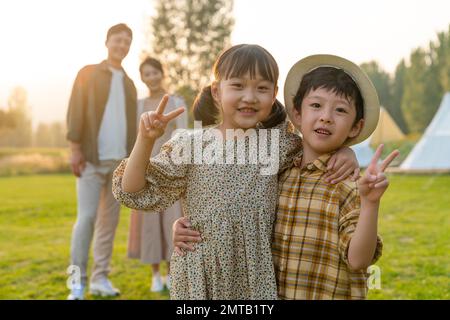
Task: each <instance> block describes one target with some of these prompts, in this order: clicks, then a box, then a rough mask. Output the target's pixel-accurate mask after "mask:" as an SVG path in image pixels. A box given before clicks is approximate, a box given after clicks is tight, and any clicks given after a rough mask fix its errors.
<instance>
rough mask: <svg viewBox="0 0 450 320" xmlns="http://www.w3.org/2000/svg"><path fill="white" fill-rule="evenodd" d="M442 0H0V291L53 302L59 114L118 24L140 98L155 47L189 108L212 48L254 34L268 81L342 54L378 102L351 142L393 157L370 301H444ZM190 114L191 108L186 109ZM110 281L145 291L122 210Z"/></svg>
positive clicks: (131, 294) (59, 295) (59, 290)
mask: <svg viewBox="0 0 450 320" xmlns="http://www.w3.org/2000/svg"><path fill="white" fill-rule="evenodd" d="M449 12H450V2H449V1H447V0H426V1H425V0H409V1H402V0H400V1H388V0H378V1H357V0H341V1H332V0H323V1H320V2H313V1H290V0H278V1H273V0H234V1H233V0H195V1H194V0H133V1H124V0H95V1H92V0H89V1H88V0H77V1H75V0H65V1H57V0H40V1H32V0H4V1H1V2H0V39H1V42H2V45H1V46H0V299H36V298H37V299H64V298H65V296H66V294H67V288H66V286H65V281H66V277H67V275H66V274H65V270H66V267H67V265H68V261H69V247H70V234H71V228H72V225H73V223H74V221H75V218H76V201H75V195H76V193H75V178H74V177H73V176H72V175H71V174H70V169H69V165H68V156H69V152H68V148H67V146H68V144H67V141H66V139H65V115H66V112H67V105H68V99H69V96H70V91H71V87H72V85H73V81H74V79H75V76H76V74H77V72H78V70H79V69H80V68H81V67H83V66H84V65H86V64H94V63H98V62H100V61H101V60H103V59H105V58H106V54H107V51H106V48H105V45H104V43H105V38H106V31H107V30H108V28H109V27H110V26H112V25H114V24H116V23H121V22H123V23H126V24H128V25H129V26H130V27H131V29H132V30H133V32H134V34H133V43H132V46H131V50H130V52H129V54H128V56H127V57H126V58H125V60H124V63H123V66H124V68H125V70H126V71H127V73H128V75H129V76H130V77H131V78H132V79H133V80H134V82H135V85H136V87H137V88H138V95H139V97H140V98H142V97H145V96H146V94H147V89H146V87H145V85H144V84H143V83H142V82H141V80H140V77H139V70H138V67H139V64H140V62H141V61H142V60H143V59H144V58H145V57H146V56H148V55H151V56H153V57H156V58H158V59H160V60H161V61H162V62H163V64H164V67H165V69H166V73H167V79H166V82H167V87H168V88H169V90H170V91H172V92H176V93H177V94H179V95H181V96H183V97H184V99H185V101H186V102H187V106H188V107H189V106H190V104H191V103H192V101H193V98H194V96H195V95H196V93H197V92H198V91H199V89H200V88H201V87H202V86H204V85H207V84H209V83H210V81H211V74H210V70H211V67H212V64H213V63H214V60H215V58H216V57H217V55H218V54H219V52H220V51H221V50H222V49H224V48H226V47H228V46H230V45H234V44H238V43H256V44H259V45H261V46H263V47H265V48H266V49H267V50H268V51H269V52H271V53H272V54H273V56H274V57H275V59H276V60H277V62H278V64H279V67H280V81H279V87H280V90H279V99H280V100H281V101H283V90H282V88H283V85H284V79H285V77H286V74H287V72H288V70H289V68H290V67H291V66H292V65H293V64H294V63H295V62H296V61H297V60H299V59H301V58H303V57H305V56H307V55H310V54H317V53H328V54H336V55H339V56H343V57H345V58H347V59H349V60H352V61H354V62H356V63H358V64H359V65H361V67H362V68H363V69H364V70H365V71H366V72H367V74H368V75H369V77H370V78H371V79H372V81H373V83H374V84H375V86H376V88H377V90H378V94H379V97H380V102H381V104H382V106H383V109H382V112H381V114H380V122H379V126H378V128H377V130H376V131H375V133H374V134H373V135H372V136H371V137H370V138H369V139H368V140H366V141H365V142H363V143H362V144H360V145H358V146H356V147H355V151H356V153H357V156H358V159H359V161H360V163H361V165H362V166H364V165H365V163H366V161H367V159H370V157H371V155H372V154H373V150H374V147H376V145H378V144H379V143H384V144H385V146H386V147H385V150H384V152H385V154H387V153H389V152H390V151H392V150H393V149H395V148H397V149H399V150H400V152H401V156H400V157H399V158H398V159H396V163H395V164H394V167H395V168H393V169H392V170H391V175H392V177H391V186H390V188H389V190H388V192H387V194H386V196H385V197H384V199H383V203H382V210H381V214H380V219H381V220H380V233H381V235H382V236H383V238H384V241H385V249H384V254H383V257H382V258H381V260H380V261H379V262H378V263H377V265H378V266H379V267H380V269H381V288H380V289H377V290H371V291H370V292H369V298H370V299H448V298H450V289H449V288H450V281H449V275H450V267H449V266H450V259H449V255H448V252H450V241H449V240H450V239H449V238H450V237H449V234H450V221H449V220H450V219H449V215H450V197H448V196H447V194H448V192H449V191H450V176H449V174H448V173H449V171H450V129H448V128H449V127H450V95H446V93H448V92H450V14H449ZM191 120H192V119H191ZM122 211H123V213H122V219H121V222H120V225H119V229H118V233H117V237H116V242H115V251H114V257H113V263H112V266H113V272H112V275H111V277H112V278H113V279H114V280H115V283H116V284H117V286H118V287H120V289H121V291H122V292H123V294H122V296H121V297H120V299H166V298H168V292H163V293H161V294H159V293H150V292H148V282H149V277H150V276H149V274H148V269H147V268H146V267H145V266H143V265H141V264H140V263H139V262H136V261H132V260H128V259H127V258H126V243H127V231H128V223H129V215H128V210H127V209H125V208H124V209H123V210H122Z"/></svg>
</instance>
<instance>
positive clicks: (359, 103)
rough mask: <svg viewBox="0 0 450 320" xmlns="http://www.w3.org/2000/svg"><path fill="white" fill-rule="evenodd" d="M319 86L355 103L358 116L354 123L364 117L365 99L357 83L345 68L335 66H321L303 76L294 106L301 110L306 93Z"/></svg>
mask: <svg viewBox="0 0 450 320" xmlns="http://www.w3.org/2000/svg"><path fill="white" fill-rule="evenodd" d="M319 88H323V89H326V90H330V91H332V92H333V93H335V94H337V95H339V96H342V97H344V98H345V99H347V100H352V101H353V102H354V103H355V106H356V118H355V121H354V122H353V124H356V123H357V122H358V121H359V120H361V119H363V118H364V100H363V97H362V95H361V91H360V90H359V88H358V86H357V84H356V83H355V81H354V80H353V79H352V78H351V77H350V76H349V75H348V74H347V73H346V72H345V71H344V70H342V69H337V68H333V67H319V68H317V69H314V70H312V71H310V72H308V73H307V74H305V75H304V76H303V78H302V81H301V83H300V86H299V88H298V90H297V93H296V94H295V97H294V99H293V105H294V108H295V109H296V110H297V111H299V112H300V111H301V106H302V102H303V98H304V97H305V95H307V94H308V93H309V92H310V91H311V90H316V89H319Z"/></svg>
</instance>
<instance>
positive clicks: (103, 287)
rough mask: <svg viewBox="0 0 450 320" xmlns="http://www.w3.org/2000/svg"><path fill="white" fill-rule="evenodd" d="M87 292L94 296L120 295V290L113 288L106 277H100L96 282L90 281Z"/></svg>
mask: <svg viewBox="0 0 450 320" xmlns="http://www.w3.org/2000/svg"><path fill="white" fill-rule="evenodd" d="M89 292H90V294H92V295H94V296H102V297H116V296H118V295H120V291H119V289H117V288H114V287H113V285H112V283H111V281H109V279H108V278H103V279H100V280H98V281H96V282H91V284H90V285H89Z"/></svg>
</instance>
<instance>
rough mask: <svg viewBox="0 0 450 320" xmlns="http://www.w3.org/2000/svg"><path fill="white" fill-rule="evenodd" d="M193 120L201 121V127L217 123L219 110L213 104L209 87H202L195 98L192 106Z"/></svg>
mask: <svg viewBox="0 0 450 320" xmlns="http://www.w3.org/2000/svg"><path fill="white" fill-rule="evenodd" d="M192 110H193V113H194V120H197V121H202V125H203V126H210V125H213V124H216V123H218V122H219V114H220V113H219V109H218V108H217V107H216V105H215V103H214V98H213V96H212V93H211V85H209V86H206V87H203V89H202V91H200V93H199V94H198V95H197V96H196V97H195V100H194V103H193V105H192Z"/></svg>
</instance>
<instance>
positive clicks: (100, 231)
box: [67, 23, 137, 300]
mask: <svg viewBox="0 0 450 320" xmlns="http://www.w3.org/2000/svg"><path fill="white" fill-rule="evenodd" d="M132 38H133V34H132V31H131V29H130V28H129V27H128V26H127V25H125V24H123V23H121V24H117V25H114V26H112V27H111V28H110V29H109V30H108V33H107V36H106V42H105V45H106V48H107V49H108V58H107V59H106V60H105V61H103V62H101V63H99V64H95V65H88V66H85V67H84V68H82V69H81V70H80V71H79V72H78V75H77V78H76V80H75V83H74V85H73V89H72V95H71V97H70V102H69V109H68V111H67V129H68V133H67V139H68V140H69V142H70V146H71V151H72V155H71V166H72V172H73V174H74V175H75V176H76V177H77V202H78V203H77V205H78V209H77V221H76V223H75V225H74V228H73V234H72V243H71V266H70V267H69V269H68V271H69V272H73V274H72V275H71V279H70V280H71V284H72V286H71V292H70V294H69V296H68V299H69V300H82V299H84V291H85V287H86V283H87V271H86V269H87V264H88V258H89V248H90V245H91V242H92V238H93V236H94V234H95V238H94V267H93V272H92V276H91V283H90V292H91V293H92V294H98V295H102V296H117V295H119V290H118V289H116V288H114V287H113V285H112V284H111V282H110V281H109V279H108V274H109V263H110V261H111V255H112V251H113V242H114V235H115V232H116V228H117V224H118V222H119V212H120V205H119V203H118V202H117V201H116V200H115V199H114V197H113V195H112V191H111V185H112V173H113V171H114V169H115V168H116V167H117V165H118V164H119V163H120V160H122V158H124V157H126V156H127V155H129V154H130V152H131V149H132V148H133V145H134V141H135V138H136V104H137V93H136V88H135V86H134V84H133V81H132V80H131V79H130V78H129V77H128V76H127V74H126V73H125V71H124V70H123V68H122V60H123V59H124V58H125V57H126V56H127V54H128V51H129V49H130V45H131V41H132ZM94 231H95V232H94Z"/></svg>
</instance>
